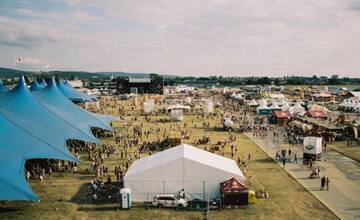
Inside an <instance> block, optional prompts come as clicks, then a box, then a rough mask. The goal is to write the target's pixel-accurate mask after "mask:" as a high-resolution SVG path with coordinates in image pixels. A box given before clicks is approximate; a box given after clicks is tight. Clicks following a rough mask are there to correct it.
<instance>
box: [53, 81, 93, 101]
mask: <svg viewBox="0 0 360 220" xmlns="http://www.w3.org/2000/svg"><path fill="white" fill-rule="evenodd" d="M58 87H59V90H60V91H61V92H62V93H63V94H64V95H65V96H66V97H67V98H68V99H70V100H71V101H74V102H92V101H94V97H92V96H89V95H87V94H84V93H81V92H79V91H78V90H76V89H74V88H73V87H72V86H71V85H70V83H69V82H67V85H65V84H64V83H63V82H62V80H59V82H58Z"/></svg>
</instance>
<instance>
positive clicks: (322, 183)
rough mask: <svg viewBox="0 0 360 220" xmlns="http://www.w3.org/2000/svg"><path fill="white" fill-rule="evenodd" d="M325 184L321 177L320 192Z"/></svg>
mask: <svg viewBox="0 0 360 220" xmlns="http://www.w3.org/2000/svg"><path fill="white" fill-rule="evenodd" d="M325 182H326V179H325V176H323V177H322V178H321V186H320V190H323V189H324V187H325Z"/></svg>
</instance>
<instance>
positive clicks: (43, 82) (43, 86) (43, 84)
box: [40, 79, 47, 88]
mask: <svg viewBox="0 0 360 220" xmlns="http://www.w3.org/2000/svg"><path fill="white" fill-rule="evenodd" d="M40 86H41V87H42V88H45V87H46V86H47V83H46V81H45V79H42V80H41V82H40Z"/></svg>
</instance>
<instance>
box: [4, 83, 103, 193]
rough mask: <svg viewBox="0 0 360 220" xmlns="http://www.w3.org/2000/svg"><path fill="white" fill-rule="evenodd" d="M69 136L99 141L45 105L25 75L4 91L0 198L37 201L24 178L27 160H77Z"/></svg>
mask: <svg viewBox="0 0 360 220" xmlns="http://www.w3.org/2000/svg"><path fill="white" fill-rule="evenodd" d="M38 91H39V92H40V91H41V90H38ZM68 139H79V140H84V141H90V142H94V143H99V142H98V140H97V139H95V138H94V137H93V136H92V135H89V134H88V133H87V132H84V131H83V130H82V129H81V128H78V127H77V126H75V125H73V124H72V123H71V122H69V121H66V120H64V119H63V118H61V116H59V115H57V114H55V113H54V112H52V111H50V109H49V108H48V107H46V106H45V105H44V104H41V103H40V102H39V101H38V100H37V99H36V98H35V97H34V96H33V94H32V93H31V92H30V91H29V90H28V89H27V87H26V84H25V80H24V78H23V77H22V78H21V79H20V80H19V83H18V85H17V86H16V87H15V88H14V89H12V90H11V91H9V92H6V93H1V94H0V140H1V142H0V189H1V190H0V200H37V196H36V195H34V193H33V192H32V190H31V188H30V187H29V186H28V184H27V182H26V180H25V177H24V164H25V162H26V160H28V159H35V158H54V159H62V160H71V161H77V160H76V159H75V158H74V157H73V155H72V154H71V153H70V152H69V150H68V149H67V147H66V140H68Z"/></svg>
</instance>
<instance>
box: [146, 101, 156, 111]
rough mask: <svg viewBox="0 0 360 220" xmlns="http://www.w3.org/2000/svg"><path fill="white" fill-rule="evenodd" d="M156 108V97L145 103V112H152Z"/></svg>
mask: <svg viewBox="0 0 360 220" xmlns="http://www.w3.org/2000/svg"><path fill="white" fill-rule="evenodd" d="M154 108H155V100H154V99H149V100H146V101H145V102H144V103H143V110H144V112H145V113H150V112H152V111H153V110H154Z"/></svg>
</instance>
